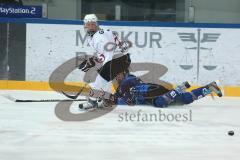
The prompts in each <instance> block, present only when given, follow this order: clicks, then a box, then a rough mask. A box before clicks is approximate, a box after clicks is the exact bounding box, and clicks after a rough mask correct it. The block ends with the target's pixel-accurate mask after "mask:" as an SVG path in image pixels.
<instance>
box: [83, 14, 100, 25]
mask: <svg viewBox="0 0 240 160" xmlns="http://www.w3.org/2000/svg"><path fill="white" fill-rule="evenodd" d="M97 21H98V18H97V16H96V15H95V14H87V15H86V16H85V17H84V20H83V22H84V24H85V23H88V22H95V23H97Z"/></svg>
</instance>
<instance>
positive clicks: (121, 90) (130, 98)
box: [80, 73, 222, 109]
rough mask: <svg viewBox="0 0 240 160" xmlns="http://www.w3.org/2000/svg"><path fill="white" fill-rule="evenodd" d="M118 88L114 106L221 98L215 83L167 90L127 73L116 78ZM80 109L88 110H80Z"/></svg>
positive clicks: (166, 104) (159, 105) (185, 102)
mask: <svg viewBox="0 0 240 160" xmlns="http://www.w3.org/2000/svg"><path fill="white" fill-rule="evenodd" d="M116 81H117V82H118V84H119V86H118V88H117V90H116V93H115V94H114V104H116V105H152V106H155V107H160V108H162V107H167V106H169V105H172V104H175V103H177V104H182V105H183V104H190V103H192V102H193V101H195V100H198V99H200V98H203V97H205V96H206V95H209V94H212V93H216V94H217V96H219V97H222V92H221V89H220V88H219V87H218V85H217V83H216V82H211V83H209V84H208V85H205V86H202V87H199V88H197V89H193V90H191V91H190V92H186V91H185V90H186V89H187V88H189V87H190V85H189V83H188V82H184V83H182V84H181V85H179V86H177V87H176V88H175V89H172V90H167V89H166V88H164V87H163V86H161V85H158V84H150V83H144V82H142V81H141V79H139V78H138V77H136V76H134V75H132V74H129V73H125V74H123V73H120V74H118V75H117V76H116ZM105 105H106V104H102V103H101V105H99V104H95V105H93V106H94V107H95V108H98V107H99V108H101V107H104V106H105ZM80 109H89V108H82V107H80Z"/></svg>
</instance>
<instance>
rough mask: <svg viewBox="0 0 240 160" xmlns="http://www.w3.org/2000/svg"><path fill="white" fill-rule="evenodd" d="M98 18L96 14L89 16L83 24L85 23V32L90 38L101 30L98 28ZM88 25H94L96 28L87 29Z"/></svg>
mask: <svg viewBox="0 0 240 160" xmlns="http://www.w3.org/2000/svg"><path fill="white" fill-rule="evenodd" d="M97 20H98V18H97V16H96V15H95V14H87V15H86V16H85V17H84V19H83V22H84V28H85V31H86V32H87V34H88V35H89V36H93V35H94V34H95V33H96V32H97V30H98V29H99V26H98V23H97ZM87 23H94V24H95V25H94V26H95V27H94V28H89V27H87Z"/></svg>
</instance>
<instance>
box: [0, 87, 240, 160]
mask: <svg viewBox="0 0 240 160" xmlns="http://www.w3.org/2000/svg"><path fill="white" fill-rule="evenodd" d="M0 94H1V96H0V160H51V159H55V160H73V159H74V160H82V159H83V160H157V159H159V160H160V159H162V160H166V159H169V160H173V159H175V160H181V159H183V160H233V159H235V160H239V159H240V98H216V99H215V100H212V99H211V98H210V97H207V98H204V99H201V100H199V101H198V102H195V103H193V104H191V105H188V106H174V107H171V108H166V109H161V111H162V112H166V113H169V114H177V113H180V114H183V113H189V112H190V110H191V111H192V121H187V122H177V121H174V122H168V121H164V122H162V121H157V122H156V121H154V122H144V121H134V122H130V121H124V122H120V118H119V115H120V114H121V113H126V112H129V113H137V112H138V111H139V109H141V110H142V112H143V113H158V111H159V109H157V108H153V107H146V106H145V107H143V106H142V107H141V106H137V107H129V106H121V107H117V108H116V109H115V110H113V111H112V112H110V113H109V114H107V115H104V116H102V117H100V118H97V119H94V120H90V121H86V122H79V121H77V122H66V121H62V120H60V119H58V118H57V117H56V115H55V112H54V109H55V106H56V104H57V103H56V102H54V103H52V102H51V103H49V102H43V103H42V102H41V103H16V102H12V101H10V100H8V99H6V98H5V97H3V96H2V95H3V94H5V95H6V94H8V95H11V96H14V97H16V98H25V99H26V98H27V99H31V98H32V99H44V98H47V99H54V98H63V97H61V96H60V95H59V94H56V93H54V92H39V91H32V92H31V91H0ZM71 110H72V112H78V109H77V103H74V104H73V105H72V107H71ZM229 130H234V132H235V135H234V136H229V135H228V134H227V132H228V131H229Z"/></svg>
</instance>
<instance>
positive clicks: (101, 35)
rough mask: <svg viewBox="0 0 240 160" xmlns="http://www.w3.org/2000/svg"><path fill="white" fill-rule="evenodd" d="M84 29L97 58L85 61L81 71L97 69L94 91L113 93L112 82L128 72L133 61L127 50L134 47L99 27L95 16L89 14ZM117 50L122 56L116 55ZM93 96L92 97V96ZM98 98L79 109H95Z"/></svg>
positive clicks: (85, 19) (97, 105) (80, 67)
mask: <svg viewBox="0 0 240 160" xmlns="http://www.w3.org/2000/svg"><path fill="white" fill-rule="evenodd" d="M84 29H85V31H86V33H87V35H88V44H89V45H90V47H91V48H92V49H94V50H95V52H96V56H92V57H90V58H88V59H86V60H84V61H83V62H82V63H81V64H80V65H79V69H81V70H82V71H84V72H86V71H88V70H89V69H90V68H92V67H97V69H98V75H97V78H96V80H95V82H93V83H90V84H89V85H90V87H91V89H92V92H91V94H94V90H100V91H101V90H103V91H104V92H109V93H111V87H112V83H111V81H112V80H113V79H114V78H115V77H116V76H117V75H118V74H119V73H122V72H128V68H129V66H130V63H131V60H130V57H129V54H128V53H126V52H127V50H128V49H129V48H130V47H131V46H132V45H131V43H130V42H129V41H121V40H119V38H118V37H117V35H116V34H114V33H113V32H112V31H111V30H109V29H106V30H104V29H101V28H100V27H99V25H98V18H97V17H96V15H95V14H88V15H86V16H85V18H84ZM116 50H118V51H120V52H119V53H120V54H116ZM91 96H92V95H91ZM98 102H99V101H97V99H96V98H91V97H89V98H88V101H87V102H85V103H82V104H80V105H79V108H81V109H82V108H84V109H86V108H95V107H99V105H100V104H101V105H102V103H98Z"/></svg>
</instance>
